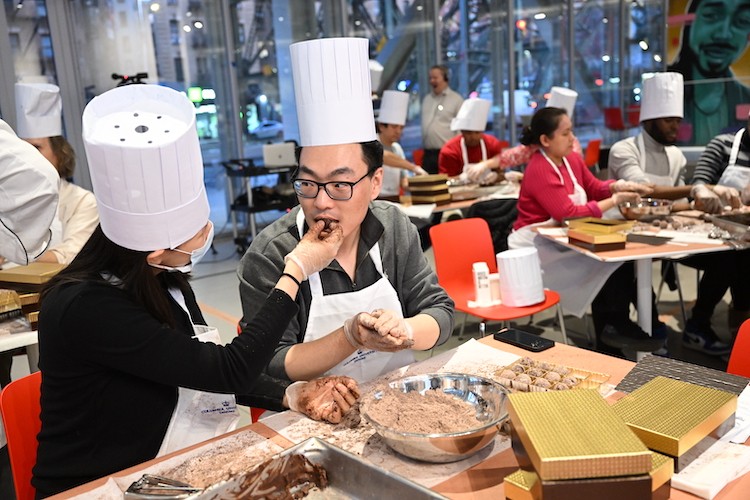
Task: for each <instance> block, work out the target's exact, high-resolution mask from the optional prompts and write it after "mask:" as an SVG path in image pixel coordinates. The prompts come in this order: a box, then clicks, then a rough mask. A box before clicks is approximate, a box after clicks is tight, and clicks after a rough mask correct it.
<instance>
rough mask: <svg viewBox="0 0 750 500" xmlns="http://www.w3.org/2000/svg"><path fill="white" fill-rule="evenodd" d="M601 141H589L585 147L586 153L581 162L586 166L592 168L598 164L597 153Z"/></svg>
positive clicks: (599, 149)
mask: <svg viewBox="0 0 750 500" xmlns="http://www.w3.org/2000/svg"><path fill="white" fill-rule="evenodd" d="M601 146H602V140H601V139H591V140H590V141H589V143H588V144H587V145H586V152H585V153H584V156H583V160H584V162H585V163H586V166H587V167H589V168H594V167H596V166H597V165H598V164H599V153H600V151H601Z"/></svg>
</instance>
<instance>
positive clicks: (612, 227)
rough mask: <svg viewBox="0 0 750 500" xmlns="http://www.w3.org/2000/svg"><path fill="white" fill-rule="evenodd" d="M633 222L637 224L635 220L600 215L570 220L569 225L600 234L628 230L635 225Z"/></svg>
mask: <svg viewBox="0 0 750 500" xmlns="http://www.w3.org/2000/svg"><path fill="white" fill-rule="evenodd" d="M633 224H635V221H626V220H618V219H600V218H598V217H582V218H580V219H570V220H569V221H568V227H569V228H571V229H577V230H579V231H584V232H587V233H599V234H606V233H616V232H618V231H627V230H629V229H631V228H632V227H633Z"/></svg>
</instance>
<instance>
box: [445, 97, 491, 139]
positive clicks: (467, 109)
mask: <svg viewBox="0 0 750 500" xmlns="http://www.w3.org/2000/svg"><path fill="white" fill-rule="evenodd" d="M490 104H491V103H490V101H488V100H486V99H466V100H465V101H464V103H463V104H462V105H461V108H459V110H458V114H457V115H456V117H455V118H454V119H453V120H452V121H451V130H452V131H454V132H456V131H457V130H471V131H474V132H484V131H485V130H486V129H487V118H488V117H489V116H490Z"/></svg>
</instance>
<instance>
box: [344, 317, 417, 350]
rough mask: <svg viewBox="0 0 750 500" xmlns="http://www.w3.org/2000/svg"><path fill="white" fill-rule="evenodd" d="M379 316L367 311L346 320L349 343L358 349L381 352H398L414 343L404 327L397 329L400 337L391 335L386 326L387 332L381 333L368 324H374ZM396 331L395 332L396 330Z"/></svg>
mask: <svg viewBox="0 0 750 500" xmlns="http://www.w3.org/2000/svg"><path fill="white" fill-rule="evenodd" d="M377 320H378V318H375V317H373V316H371V315H370V314H367V313H359V314H357V315H355V316H354V317H352V318H350V319H348V320H346V321H345V322H344V336H345V337H346V339H347V340H348V341H349V343H350V344H351V345H352V346H354V347H355V348H357V349H372V350H375V351H380V352H396V351H401V350H404V349H408V348H409V347H411V346H412V345H414V341H413V340H412V339H410V338H409V337H408V336H407V335H409V334H408V333H406V331H405V329H404V333H403V336H401V335H402V333H401V332H402V330H400V329H397V330H396V332H398V335H399V336H398V337H396V336H394V335H389V334H388V331H386V330H387V328H386V327H384V331H386V333H385V334H383V335H381V334H380V333H379V332H378V331H377V330H375V329H374V328H371V327H370V326H368V325H374V324H375V322H376V321H377ZM394 333H395V332H394Z"/></svg>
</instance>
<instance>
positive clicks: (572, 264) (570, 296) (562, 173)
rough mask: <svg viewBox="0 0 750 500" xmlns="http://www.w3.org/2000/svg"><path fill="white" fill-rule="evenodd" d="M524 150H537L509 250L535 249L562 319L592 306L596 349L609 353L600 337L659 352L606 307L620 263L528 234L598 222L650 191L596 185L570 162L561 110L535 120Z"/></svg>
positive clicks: (580, 165)
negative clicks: (583, 220)
mask: <svg viewBox="0 0 750 500" xmlns="http://www.w3.org/2000/svg"><path fill="white" fill-rule="evenodd" d="M521 143H522V144H524V145H527V146H528V145H532V144H533V145H536V146H537V147H538V150H537V152H535V153H534V154H533V155H532V157H531V160H530V161H529V163H528V165H527V166H526V172H525V174H524V181H523V183H522V184H521V192H520V195H519V198H518V218H517V219H516V222H515V224H514V225H513V229H514V231H513V233H511V235H510V236H509V238H508V246H509V247H510V248H520V247H526V246H536V248H537V249H538V251H539V257H540V261H541V264H542V269H543V271H544V273H543V279H544V285H545V287H547V288H550V289H552V290H555V291H557V292H558V293H559V294H560V299H561V302H562V305H563V308H564V309H565V310H566V311H567V312H569V313H572V314H574V315H576V316H578V317H581V316H583V314H585V312H586V309H587V308H588V306H589V305H591V309H592V315H593V317H594V321H595V324H596V326H597V328H596V337H597V348H598V349H600V350H608V349H607V347H606V346H605V345H604V344H603V343H602V337H603V334H604V332H605V330H606V332H607V335H608V336H609V337H612V338H621V337H624V338H627V339H629V340H630V341H631V345H633V346H634V347H633V348H636V349H638V350H656V349H658V348H659V347H660V346H661V344H663V339H662V340H661V341H654V340H653V339H651V338H650V336H649V335H648V334H646V333H645V332H643V330H641V329H640V328H639V327H638V326H637V325H636V324H634V323H633V322H632V321H631V320H630V318H629V308H626V307H622V306H618V307H616V308H612V307H610V304H611V303H613V301H616V300H617V298H616V297H612V296H610V293H609V289H608V288H606V287H605V288H603V286H604V285H605V282H606V281H607V280H608V278H610V275H612V274H613V273H614V272H615V271H617V269H618V268H619V267H620V264H619V263H607V262H600V261H598V260H595V259H593V258H591V257H588V256H586V255H583V254H581V253H578V252H575V251H573V250H567V249H564V248H563V247H561V246H560V245H558V244H557V243H554V242H551V241H549V240H547V239H545V238H543V237H542V236H540V235H539V234H537V233H536V232H535V231H534V230H533V229H534V228H536V227H539V226H543V225H549V224H560V223H561V222H562V221H564V220H566V219H571V218H577V217H601V216H602V213H603V212H604V211H606V210H609V209H611V208H612V207H615V206H617V205H618V204H619V203H622V202H624V201H630V200H635V199H638V197H639V193H640V194H648V193H650V192H651V189H650V188H648V187H646V186H643V185H641V184H637V183H633V182H627V181H622V180H620V181H613V180H609V181H601V180H599V179H597V178H596V177H594V175H593V174H592V173H591V172H590V171H589V169H588V168H587V167H586V165H585V164H584V162H583V158H581V156H580V155H577V154H572V149H573V127H572V122H571V120H570V118H569V117H568V114H567V113H566V112H565V110H564V109H561V108H554V107H547V108H543V109H541V110H539V111H537V112H536V113H534V116H533V117H532V119H531V124H530V126H529V127H527V128H525V129H524V131H523V133H522V136H521ZM626 265H632V264H626ZM600 290H606V291H605V293H601V292H600ZM618 293H621V292H619V291H618ZM615 352H617V351H615Z"/></svg>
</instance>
